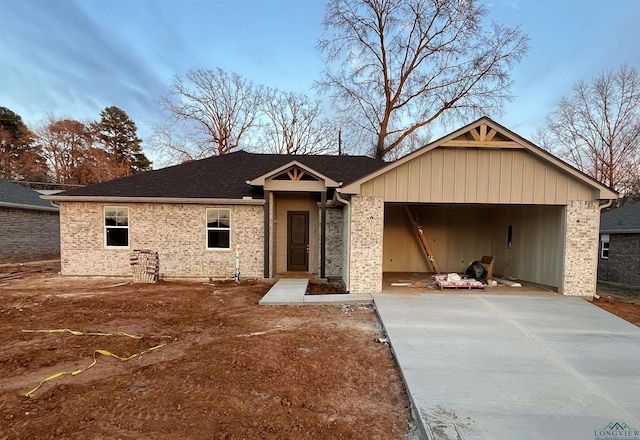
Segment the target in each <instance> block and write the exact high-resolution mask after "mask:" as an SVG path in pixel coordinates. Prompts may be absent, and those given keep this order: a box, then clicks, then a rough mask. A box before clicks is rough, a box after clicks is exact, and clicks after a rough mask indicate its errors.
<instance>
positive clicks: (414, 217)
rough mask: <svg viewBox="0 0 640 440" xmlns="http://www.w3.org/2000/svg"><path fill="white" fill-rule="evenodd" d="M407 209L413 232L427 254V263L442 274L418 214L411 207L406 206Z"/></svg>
mask: <svg viewBox="0 0 640 440" xmlns="http://www.w3.org/2000/svg"><path fill="white" fill-rule="evenodd" d="M405 208H406V210H407V215H408V216H409V220H411V224H412V225H413V228H412V229H413V232H414V234H415V236H416V238H417V239H418V241H419V242H420V244H421V245H422V249H423V250H424V253H425V254H426V257H427V261H428V262H429V264H430V265H431V267H432V268H433V271H434V272H435V273H440V267H438V262H437V261H436V257H435V256H434V255H433V251H432V250H431V246H430V245H429V241H428V240H427V237H425V234H424V228H423V227H422V225H421V224H420V220H419V219H418V214H417V213H416V212H415V210H414V209H413V208H412V207H411V206H409V205H406V206H405Z"/></svg>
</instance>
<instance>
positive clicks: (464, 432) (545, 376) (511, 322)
mask: <svg viewBox="0 0 640 440" xmlns="http://www.w3.org/2000/svg"><path fill="white" fill-rule="evenodd" d="M373 298H374V302H375V305H376V308H377V310H378V313H379V315H380V318H381V320H382V322H383V325H384V328H385V330H386V331H387V335H388V337H389V339H390V342H391V346H392V349H393V352H394V354H395V356H396V359H397V362H398V364H399V366H400V370H401V374H402V376H403V378H404V380H405V383H406V386H407V390H408V393H409V396H410V399H411V401H412V403H413V405H414V409H415V410H416V412H417V413H418V414H419V416H420V419H421V428H422V429H423V431H424V435H425V436H426V438H429V439H438V440H443V439H446V440H449V439H465V440H475V439H478V440H480V439H492V440H513V439H517V440H534V439H535V440H538V439H545V440H553V439H558V440H560V439H562V440H568V439H584V440H594V439H598V438H609V437H598V433H600V435H603V431H605V429H604V428H605V427H606V426H608V425H609V424H610V423H616V422H619V423H620V424H622V423H626V425H622V426H623V427H624V426H628V427H631V428H634V429H636V430H640V328H638V327H636V326H634V325H632V324H630V323H627V322H625V321H623V320H622V319H620V318H617V317H615V316H614V315H611V314H609V313H607V312H605V311H604V310H601V309H600V308H598V307H596V306H594V305H592V304H589V303H588V302H586V301H584V300H582V299H580V298H571V297H563V296H522V295H518V296H512V295H487V294H413V295H402V294H374V295H373ZM620 432H624V438H625V439H634V440H638V439H640V431H639V432H637V433H634V432H631V431H629V432H626V431H620ZM620 432H618V433H617V434H618V436H617V437H616V438H623V437H622V435H621V434H620ZM614 434H616V433H614Z"/></svg>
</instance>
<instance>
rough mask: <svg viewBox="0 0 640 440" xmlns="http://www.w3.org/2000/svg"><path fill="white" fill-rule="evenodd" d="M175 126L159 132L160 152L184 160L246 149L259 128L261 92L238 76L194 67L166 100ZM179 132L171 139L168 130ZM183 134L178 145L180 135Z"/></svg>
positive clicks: (177, 81)
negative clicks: (245, 140) (252, 132)
mask: <svg viewBox="0 0 640 440" xmlns="http://www.w3.org/2000/svg"><path fill="white" fill-rule="evenodd" d="M161 105H162V108H163V109H164V110H166V111H167V112H168V113H169V114H170V116H171V122H170V123H169V124H168V125H166V126H164V127H159V128H157V130H156V134H155V136H154V138H155V140H156V143H155V149H156V150H157V151H158V152H159V153H160V154H161V155H163V156H172V157H174V158H175V159H177V160H179V161H184V160H194V159H201V158H203V157H206V156H210V155H213V154H215V155H221V154H226V153H229V152H230V151H232V150H234V149H236V148H238V147H239V146H241V144H242V141H243V138H244V137H245V136H247V133H248V132H249V130H250V129H251V128H252V127H253V126H254V124H255V122H256V118H257V116H258V111H259V107H260V93H259V91H258V90H257V88H256V87H255V86H254V85H253V84H252V83H251V82H250V81H248V80H246V79H244V78H243V77H241V76H240V75H238V74H236V73H228V72H225V71H224V70H222V69H220V68H218V69H216V70H208V69H195V70H190V71H188V72H187V74H186V78H181V77H179V76H176V77H175V78H174V79H173V84H172V85H171V91H170V94H169V95H168V96H166V97H164V98H163V99H162V101H161ZM169 129H171V130H174V134H173V135H172V136H167V135H168V134H170V133H169V132H168V131H167V130H169ZM178 131H179V132H181V133H182V135H180V136H181V137H180V139H179V140H178V141H177V142H176V139H175V137H176V136H177V134H175V133H177V132H178Z"/></svg>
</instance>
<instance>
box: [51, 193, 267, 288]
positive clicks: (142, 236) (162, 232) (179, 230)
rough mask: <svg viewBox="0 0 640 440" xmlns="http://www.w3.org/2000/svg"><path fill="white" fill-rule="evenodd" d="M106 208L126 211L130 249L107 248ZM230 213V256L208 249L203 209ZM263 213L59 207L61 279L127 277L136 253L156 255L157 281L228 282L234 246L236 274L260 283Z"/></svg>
mask: <svg viewBox="0 0 640 440" xmlns="http://www.w3.org/2000/svg"><path fill="white" fill-rule="evenodd" d="M104 206H127V207H128V208H129V247H128V248H122V249H113V248H108V249H107V248H106V247H105V237H104V214H103V209H104ZM207 208H228V209H230V210H231V247H232V249H231V250H207V249H206V209H207ZM262 223H263V207H262V206H252V205H234V206H219V205H211V206H205V205H191V204H182V205H180V204H151V203H130V204H103V203H72V202H64V203H61V208H60V227H61V237H62V240H61V254H62V255H61V259H62V274H63V275H103V276H129V275H130V274H131V268H130V264H129V255H130V253H131V251H133V250H134V249H151V250H154V251H157V252H158V253H159V259H160V277H161V278H162V277H167V278H179V277H213V278H231V277H233V275H234V273H235V245H236V244H239V245H240V246H241V259H240V274H241V277H243V278H262V277H263V275H264V273H263V262H264V261H263V252H264V248H263V236H264V234H263V224H262Z"/></svg>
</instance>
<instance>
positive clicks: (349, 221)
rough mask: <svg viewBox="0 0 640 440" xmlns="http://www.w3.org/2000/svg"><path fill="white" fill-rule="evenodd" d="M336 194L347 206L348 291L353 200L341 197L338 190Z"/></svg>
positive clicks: (347, 285) (345, 281) (337, 198)
mask: <svg viewBox="0 0 640 440" xmlns="http://www.w3.org/2000/svg"><path fill="white" fill-rule="evenodd" d="M335 195H336V200H337V201H339V202H340V203H344V204H345V205H346V206H347V243H346V245H347V249H346V254H347V264H348V266H349V267H348V270H347V273H346V276H345V280H344V284H345V289H346V291H347V292H349V291H350V289H351V287H350V284H351V202H350V201H349V200H346V199H343V198H342V197H340V193H339V192H338V191H336V192H335ZM344 269H345V268H344V267H343V268H342V270H343V271H344Z"/></svg>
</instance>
